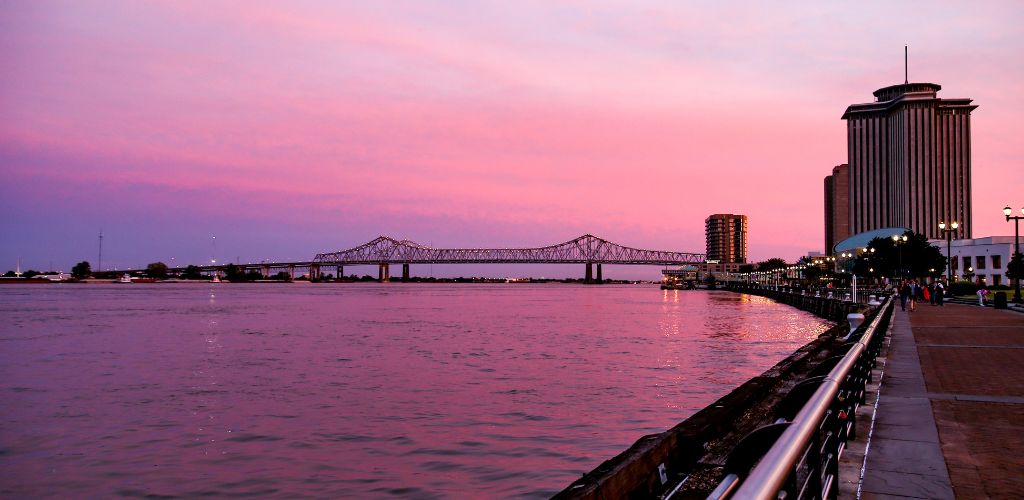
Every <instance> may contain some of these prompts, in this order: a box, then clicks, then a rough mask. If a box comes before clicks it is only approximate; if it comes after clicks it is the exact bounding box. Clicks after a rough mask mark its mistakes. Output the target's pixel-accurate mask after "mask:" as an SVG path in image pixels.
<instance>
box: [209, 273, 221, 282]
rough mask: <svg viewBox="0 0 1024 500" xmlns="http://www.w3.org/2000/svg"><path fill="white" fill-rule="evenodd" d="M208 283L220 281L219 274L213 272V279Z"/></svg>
mask: <svg viewBox="0 0 1024 500" xmlns="http://www.w3.org/2000/svg"><path fill="white" fill-rule="evenodd" d="M210 283H220V276H219V275H217V274H214V275H213V279H212V280H210Z"/></svg>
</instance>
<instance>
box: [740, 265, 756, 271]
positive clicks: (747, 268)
mask: <svg viewBox="0 0 1024 500" xmlns="http://www.w3.org/2000/svg"><path fill="white" fill-rule="evenodd" d="M739 272H741V273H752V272H754V265H753V264H743V265H742V266H740V269H739Z"/></svg>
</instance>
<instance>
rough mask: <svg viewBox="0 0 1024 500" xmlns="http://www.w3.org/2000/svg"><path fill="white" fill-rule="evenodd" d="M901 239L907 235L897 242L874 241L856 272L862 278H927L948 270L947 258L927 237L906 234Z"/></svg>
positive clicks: (860, 257)
mask: <svg viewBox="0 0 1024 500" xmlns="http://www.w3.org/2000/svg"><path fill="white" fill-rule="evenodd" d="M901 236H906V237H907V241H902V240H901V241H900V242H899V243H897V242H896V241H893V239H892V238H891V237H889V238H875V239H873V240H871V241H870V242H869V243H868V251H867V252H864V253H863V254H861V255H860V256H859V257H857V261H856V263H855V264H854V272H855V273H857V274H859V275H861V276H865V275H872V276H892V277H895V278H900V277H904V276H906V277H911V278H924V277H926V276H934V275H935V274H936V273H937V272H938V270H941V269H945V267H946V257H944V256H943V255H942V252H941V251H940V250H939V249H938V248H936V247H934V246H932V244H931V243H928V238H926V237H925V235H923V234H921V233H915V232H913V231H907V232H905V233H903V234H902V235H901ZM871 269H874V271H871ZM933 269H934V270H935V271H933Z"/></svg>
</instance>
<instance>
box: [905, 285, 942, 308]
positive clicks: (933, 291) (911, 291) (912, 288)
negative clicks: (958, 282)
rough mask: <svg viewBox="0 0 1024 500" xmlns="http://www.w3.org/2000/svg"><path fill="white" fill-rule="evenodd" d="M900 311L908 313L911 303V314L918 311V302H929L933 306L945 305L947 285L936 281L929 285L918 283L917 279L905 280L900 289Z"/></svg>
mask: <svg viewBox="0 0 1024 500" xmlns="http://www.w3.org/2000/svg"><path fill="white" fill-rule="evenodd" d="M899 294H900V309H902V310H904V311H906V310H907V303H908V302H909V303H910V312H914V311H915V310H917V302H918V301H921V302H924V301H928V302H929V303H930V304H931V305H933V306H934V305H939V306H941V305H943V304H944V303H945V297H946V285H945V284H944V283H943V282H941V281H935V282H932V283H929V284H927V285H925V284H922V283H918V281H917V280H916V279H907V280H903V283H902V284H900V288H899Z"/></svg>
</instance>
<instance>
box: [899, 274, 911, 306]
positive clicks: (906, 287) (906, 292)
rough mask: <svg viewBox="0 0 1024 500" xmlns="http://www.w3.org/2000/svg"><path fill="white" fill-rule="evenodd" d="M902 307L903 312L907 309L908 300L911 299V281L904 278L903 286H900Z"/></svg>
mask: <svg viewBox="0 0 1024 500" xmlns="http://www.w3.org/2000/svg"><path fill="white" fill-rule="evenodd" d="M899 292H900V309H901V310H902V311H903V312H906V311H907V300H908V299H910V282H909V281H907V280H903V286H901V287H900V290H899Z"/></svg>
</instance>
